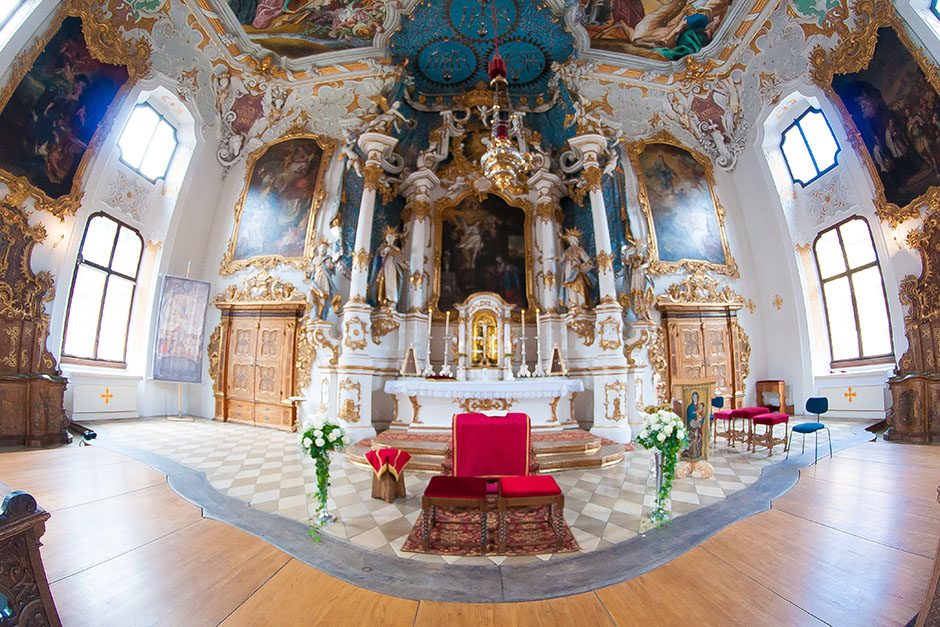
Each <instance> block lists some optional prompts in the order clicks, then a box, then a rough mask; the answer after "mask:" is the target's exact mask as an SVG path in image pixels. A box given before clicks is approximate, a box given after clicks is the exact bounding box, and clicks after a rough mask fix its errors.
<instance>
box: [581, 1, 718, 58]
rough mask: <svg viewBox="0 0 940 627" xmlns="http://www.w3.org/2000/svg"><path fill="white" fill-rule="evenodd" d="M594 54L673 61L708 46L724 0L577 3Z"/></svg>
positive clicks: (716, 26) (713, 35)
mask: <svg viewBox="0 0 940 627" xmlns="http://www.w3.org/2000/svg"><path fill="white" fill-rule="evenodd" d="M580 3H581V15H582V17H581V24H583V25H584V28H585V29H586V30H587V32H588V36H589V37H590V38H591V47H592V48H594V49H596V50H609V51H611V52H623V53H627V54H634V55H638V56H643V57H648V58H652V59H659V60H663V59H665V60H669V61H673V60H675V59H681V58H682V57H684V56H686V55H689V54H694V53H696V52H698V51H699V50H701V49H702V48H704V47H705V46H707V45H708V44H709V43H711V41H712V39H713V38H714V37H715V31H717V30H718V27H719V26H720V25H721V23H722V21H724V19H725V16H726V15H727V13H728V9H729V7H730V5H731V1H730V0H580Z"/></svg>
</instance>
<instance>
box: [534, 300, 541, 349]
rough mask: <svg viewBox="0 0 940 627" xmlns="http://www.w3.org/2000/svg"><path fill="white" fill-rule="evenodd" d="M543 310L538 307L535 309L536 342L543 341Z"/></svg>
mask: <svg viewBox="0 0 940 627" xmlns="http://www.w3.org/2000/svg"><path fill="white" fill-rule="evenodd" d="M541 313H542V310H541V309H539V308H538V307H536V308H535V339H536V341H539V340H541V338H542V317H541V316H540V314H541Z"/></svg>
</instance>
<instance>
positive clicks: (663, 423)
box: [636, 407, 689, 527]
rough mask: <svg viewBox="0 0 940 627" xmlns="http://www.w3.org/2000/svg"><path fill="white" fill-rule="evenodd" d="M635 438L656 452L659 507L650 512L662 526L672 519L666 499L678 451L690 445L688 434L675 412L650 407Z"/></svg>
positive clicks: (658, 525)
mask: <svg viewBox="0 0 940 627" xmlns="http://www.w3.org/2000/svg"><path fill="white" fill-rule="evenodd" d="M636 441H637V443H639V444H640V446H642V447H643V448H645V449H647V450H651V451H653V452H654V456H655V458H654V459H655V462H654V463H655V471H656V508H655V509H654V510H653V511H652V512H650V521H651V522H652V523H653V524H655V525H656V526H657V527H660V526H662V525H664V524H665V523H667V522H669V512H667V511H666V500H667V499H668V498H669V494H670V492H672V480H673V479H674V478H675V476H676V463H677V461H678V456H679V452H680V451H683V450H685V449H687V448H688V447H689V434H688V432H686V430H685V425H684V424H683V423H682V419H681V418H679V416H677V415H676V414H675V412H673V411H671V410H669V409H664V408H657V407H647V408H646V419H645V420H644V421H643V427H642V429H641V430H640V433H639V435H638V436H637V439H636Z"/></svg>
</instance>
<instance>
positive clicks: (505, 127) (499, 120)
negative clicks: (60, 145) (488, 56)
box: [480, 0, 532, 190]
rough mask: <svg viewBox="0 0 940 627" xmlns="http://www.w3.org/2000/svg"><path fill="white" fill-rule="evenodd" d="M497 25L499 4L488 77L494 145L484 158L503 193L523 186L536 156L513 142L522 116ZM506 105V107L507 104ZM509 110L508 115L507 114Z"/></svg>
mask: <svg viewBox="0 0 940 627" xmlns="http://www.w3.org/2000/svg"><path fill="white" fill-rule="evenodd" d="M496 28H497V24H496V0H493V39H494V48H493V59H492V60H491V61H490V65H489V68H488V71H487V73H488V74H489V77H490V87H492V88H493V108H492V109H490V111H489V115H490V119H489V120H484V121H485V122H488V123H489V126H490V129H491V130H490V145H489V146H487V148H486V152H484V153H483V156H482V157H480V165H482V166H483V174H484V175H485V176H486V178H488V179H489V180H490V181H492V182H493V184H494V185H496V187H498V188H499V189H504V190H508V189H513V188H515V187H517V186H518V185H519V180H518V176H519V174H520V173H526V172H528V171H529V170H530V169H531V167H532V155H530V154H529V153H528V152H525V153H523V152H522V151H521V150H520V149H519V147H518V146H517V145H516V144H515V142H513V140H512V139H511V138H510V135H511V134H512V132H514V131H516V132H518V131H519V126H520V120H519V115H518V114H517V113H516V112H514V111H513V110H512V102H511V101H510V100H509V94H508V92H507V89H508V87H509V83H507V82H506V62H505V61H504V60H503V58H502V57H501V56H500V55H499V37H498V34H497V30H496ZM503 103H505V104H503ZM504 109H505V111H504Z"/></svg>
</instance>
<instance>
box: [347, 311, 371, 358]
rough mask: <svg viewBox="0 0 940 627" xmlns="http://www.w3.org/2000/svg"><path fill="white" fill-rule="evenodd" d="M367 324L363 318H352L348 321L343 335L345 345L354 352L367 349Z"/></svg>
mask: <svg viewBox="0 0 940 627" xmlns="http://www.w3.org/2000/svg"><path fill="white" fill-rule="evenodd" d="M366 343H367V342H366V323H365V322H364V321H363V320H362V319H361V318H350V319H349V320H347V321H346V325H345V331H344V333H343V344H344V345H345V346H347V347H349V348H351V349H353V350H359V351H361V350H363V349H365V347H366Z"/></svg>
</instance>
